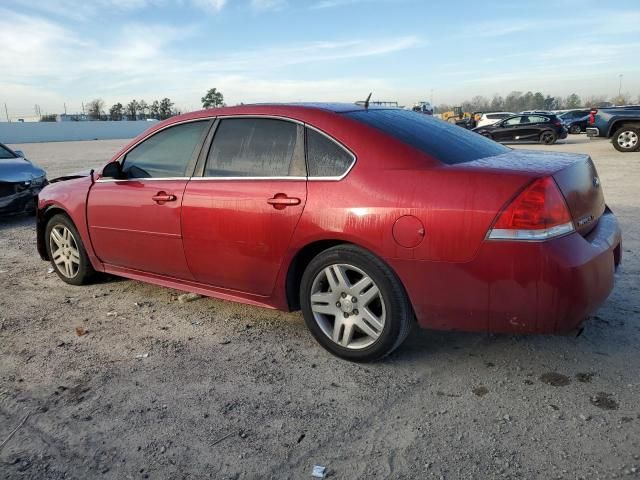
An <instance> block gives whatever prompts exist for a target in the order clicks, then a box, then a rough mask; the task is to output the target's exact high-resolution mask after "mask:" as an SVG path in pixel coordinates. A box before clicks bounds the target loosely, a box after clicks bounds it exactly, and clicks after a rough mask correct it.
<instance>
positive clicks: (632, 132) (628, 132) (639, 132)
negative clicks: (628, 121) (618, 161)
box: [613, 127, 640, 152]
mask: <svg viewBox="0 0 640 480" xmlns="http://www.w3.org/2000/svg"><path fill="white" fill-rule="evenodd" d="M613 147H614V148H615V149H616V150H618V151H619V152H635V151H636V150H638V149H640V128H637V127H622V128H619V129H618V130H616V133H614V134H613Z"/></svg>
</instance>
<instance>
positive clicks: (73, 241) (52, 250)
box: [45, 214, 95, 285]
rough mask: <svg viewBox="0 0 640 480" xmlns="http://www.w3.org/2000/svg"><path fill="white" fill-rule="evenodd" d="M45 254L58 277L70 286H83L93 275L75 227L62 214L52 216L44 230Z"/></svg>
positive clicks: (93, 272) (93, 271)
mask: <svg viewBox="0 0 640 480" xmlns="http://www.w3.org/2000/svg"><path fill="white" fill-rule="evenodd" d="M45 239H46V245H47V253H48V254H49V259H50V260H51V265H52V266H53V269H54V270H55V272H56V273H57V274H58V276H59V277H60V278H61V279H62V280H63V281H64V282H66V283H69V284H71V285H84V284H85V283H88V282H89V280H90V279H91V277H92V276H93V275H94V274H95V270H94V269H93V266H92V265H91V262H90V261H89V257H88V256H87V252H86V250H85V248H84V245H83V243H82V239H81V238H80V234H79V233H78V230H77V229H76V227H75V225H74V224H73V222H72V221H71V219H69V217H67V216H66V215H63V214H58V215H54V216H53V217H51V219H50V220H49V222H48V223H47V228H46V230H45Z"/></svg>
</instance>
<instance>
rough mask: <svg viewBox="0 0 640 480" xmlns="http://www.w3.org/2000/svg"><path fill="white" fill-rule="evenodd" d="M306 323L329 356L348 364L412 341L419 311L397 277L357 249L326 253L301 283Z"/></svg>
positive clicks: (376, 356)
mask: <svg viewBox="0 0 640 480" xmlns="http://www.w3.org/2000/svg"><path fill="white" fill-rule="evenodd" d="M300 304H301V306H302V312H303V315H304V320H305V323H306V324H307V327H308V328H309V330H310V331H311V333H312V335H313V336H314V337H315V339H316V340H317V341H318V342H319V343H320V344H321V345H322V346H323V347H324V348H325V349H327V350H328V351H329V352H331V353H333V354H334V355H337V356H339V357H342V358H345V359H347V360H353V361H360V362H365V361H371V360H376V359H379V358H381V357H384V356H385V355H388V354H389V353H391V352H392V351H393V350H395V349H396V348H397V347H398V346H399V345H400V344H401V343H402V342H403V340H404V339H405V338H406V337H407V335H408V333H409V330H410V327H411V325H412V323H413V310H412V308H411V304H410V303H409V300H408V298H407V294H406V293H405V291H404V288H403V287H402V284H401V283H400V280H399V279H398V278H397V277H396V275H395V273H394V272H393V271H391V269H390V268H389V267H388V266H387V265H386V264H385V263H384V262H382V261H381V260H380V259H379V258H378V257H376V256H375V255H372V254H371V253H369V252H367V251H366V250H363V249H361V248H358V247H355V246H352V245H340V246H337V247H333V248H330V249H328V250H325V251H324V252H322V253H320V254H319V255H318V256H317V257H315V258H314V259H313V260H312V261H311V262H310V263H309V265H308V266H307V268H306V270H305V272H304V274H303V276H302V282H301V285H300Z"/></svg>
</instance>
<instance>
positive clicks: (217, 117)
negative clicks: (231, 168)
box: [96, 114, 358, 183]
mask: <svg viewBox="0 0 640 480" xmlns="http://www.w3.org/2000/svg"><path fill="white" fill-rule="evenodd" d="M233 118H270V119H273V120H284V121H287V122H292V123H295V124H298V125H302V126H303V127H306V128H310V129H311V130H314V131H316V132H318V133H319V134H320V135H322V136H324V137H325V138H327V139H328V140H329V141H331V142H333V143H335V144H336V145H338V146H339V147H340V148H342V149H343V150H344V151H345V152H347V153H348V154H349V155H350V156H351V158H352V161H351V165H349V168H347V170H346V171H345V172H344V173H343V174H342V175H340V176H327V177H312V176H309V174H308V172H307V176H306V177H204V176H202V177H157V178H132V179H115V178H104V179H103V178H100V179H98V180H96V183H108V182H140V181H167V180H196V181H202V180H210V181H211V180H224V181H229V180H234V181H237V180H278V181H281V180H307V181H309V182H339V181H340V180H342V179H343V178H345V177H346V176H347V175H349V173H350V172H351V170H352V169H353V167H354V166H355V164H356V162H357V160H358V159H357V157H356V155H355V154H354V153H353V152H352V151H351V150H350V149H349V148H347V147H346V146H345V145H344V144H343V143H342V142H340V141H338V140H336V139H335V138H333V137H332V136H331V135H329V134H328V133H325V132H323V131H322V130H320V129H319V128H317V127H314V126H313V125H310V124H308V123H305V122H302V121H300V120H296V119H294V118H288V117H282V116H279V115H260V114H246V115H243V114H235V115H212V116H208V117H200V118H191V119H189V120H184V121H181V122H175V123H171V124H169V125H165V126H164V127H162V128H159V129H158V130H156V131H154V132H153V133H152V134H151V135H147V136H146V137H144V138H142V139H140V140H139V141H138V142H136V143H135V144H133V145H131V146H130V147H129V148H128V149H127V150H126V151H124V152H122V153H121V154H120V155H119V156H118V158H117V159H116V160H114V161H115V162H119V163H122V160H123V159H124V157H126V156H127V154H128V153H129V152H130V151H131V150H133V149H134V148H136V147H137V146H138V145H140V144H141V143H142V142H144V141H145V140H147V139H149V138H151V137H153V136H154V135H156V134H157V133H160V132H162V131H164V130H166V129H167V128H171V127H174V126H177V125H183V124H185V123H193V122H203V121H205V122H209V121H211V120H223V119H233ZM214 139H215V135H214ZM214 139H212V140H211V143H212V142H213V141H214ZM211 143H210V144H209V147H211ZM305 150H306V140H305ZM305 154H306V151H305ZM307 170H308V167H307Z"/></svg>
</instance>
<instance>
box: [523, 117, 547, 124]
mask: <svg viewBox="0 0 640 480" xmlns="http://www.w3.org/2000/svg"><path fill="white" fill-rule="evenodd" d="M548 121H549V119H548V118H546V117H539V116H537V115H529V121H528V122H527V123H546V122H548Z"/></svg>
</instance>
